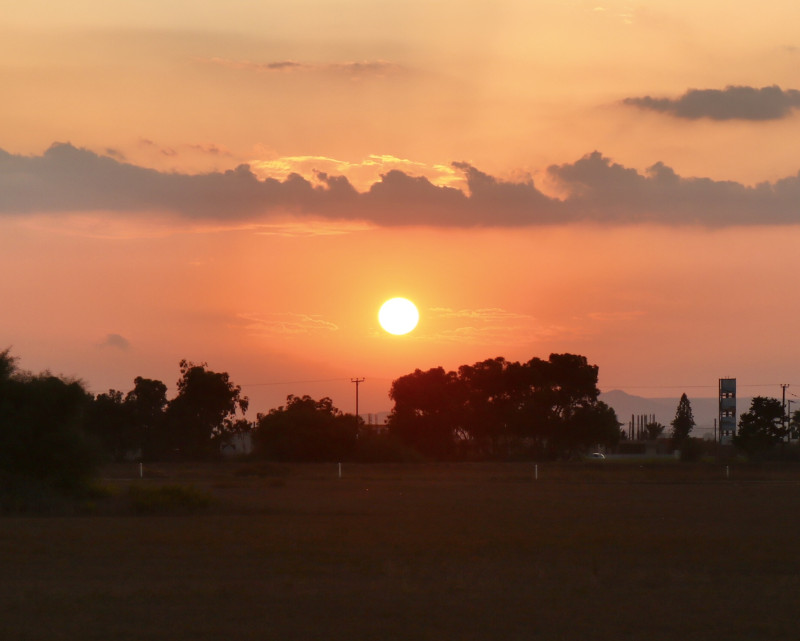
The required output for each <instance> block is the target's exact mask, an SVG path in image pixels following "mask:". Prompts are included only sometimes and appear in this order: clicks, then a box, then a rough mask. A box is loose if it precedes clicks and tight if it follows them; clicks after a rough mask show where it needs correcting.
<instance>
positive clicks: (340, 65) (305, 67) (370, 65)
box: [200, 58, 405, 77]
mask: <svg viewBox="0 0 800 641" xmlns="http://www.w3.org/2000/svg"><path fill="white" fill-rule="evenodd" d="M200 62H205V63H210V64H213V65H217V66H220V67H226V68H228V69H236V70H243V71H252V72H256V73H296V72H323V73H325V72H328V73H339V74H344V75H347V76H351V77H352V76H356V77H362V76H378V77H382V76H387V75H396V74H398V73H403V72H405V68H404V67H403V66H401V65H399V64H397V63H393V62H387V61H385V60H364V61H360V62H359V61H355V62H329V63H321V62H298V61H296V60H276V61H273V62H254V61H251V60H230V59H228V58H208V59H201V60H200Z"/></svg>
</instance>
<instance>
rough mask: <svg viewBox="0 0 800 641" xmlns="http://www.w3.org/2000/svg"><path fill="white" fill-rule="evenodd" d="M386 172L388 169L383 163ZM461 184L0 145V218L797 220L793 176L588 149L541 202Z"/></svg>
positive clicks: (525, 183) (428, 222) (530, 190)
mask: <svg viewBox="0 0 800 641" xmlns="http://www.w3.org/2000/svg"><path fill="white" fill-rule="evenodd" d="M395 166H398V164H397V163H395ZM452 169H453V171H454V172H458V173H460V174H461V175H462V176H463V181H465V184H466V189H465V190H462V189H458V188H456V187H452V186H449V184H435V183H434V182H432V181H431V179H429V178H427V177H425V176H415V175H412V174H411V173H408V172H410V171H412V170H413V167H411V168H409V169H398V168H394V169H390V170H389V171H387V172H385V173H383V174H381V175H380V177H379V178H378V179H376V180H375V181H374V182H372V184H370V185H369V186H368V187H366V188H364V189H361V190H359V189H357V188H356V187H354V186H353V184H352V183H351V182H350V180H349V179H348V178H347V177H346V176H343V175H333V174H329V173H327V172H317V173H316V175H315V176H314V177H313V182H312V180H309V179H307V178H305V177H303V176H302V175H300V174H299V173H295V172H291V173H289V174H287V175H285V176H284V177H283V178H281V179H276V178H273V177H266V178H263V179H262V178H259V177H258V176H257V175H256V174H255V173H254V171H253V170H252V169H251V167H250V166H249V165H244V164H243V165H239V166H238V167H236V168H235V169H231V170H227V171H224V172H218V171H215V172H209V173H201V174H180V173H174V172H159V171H156V170H154V169H147V168H144V167H139V166H136V165H133V164H130V163H125V162H121V161H120V160H117V159H116V158H112V157H110V156H101V155H98V154H96V153H94V152H92V151H89V150H86V149H79V148H76V147H74V146H72V145H71V144H68V143H57V144H54V145H53V146H51V147H50V148H49V149H48V150H47V151H46V152H45V153H44V154H43V155H41V156H20V155H13V154H10V153H7V152H5V151H2V150H0V214H5V215H20V214H26V213H50V214H60V213H62V212H79V213H91V212H104V213H109V212H129V213H139V212H142V213H149V214H154V213H155V214H159V215H161V214H171V215H172V216H178V217H182V218H184V219H187V220H190V221H193V222H194V223H195V224H216V225H235V224H238V225H241V224H245V223H247V224H252V225H256V226H257V225H267V224H270V223H274V222H282V221H285V220H286V219H287V216H288V217H291V218H293V219H295V220H306V221H315V220H319V221H325V222H328V223H330V222H343V221H347V222H350V223H352V222H358V223H363V224H367V225H378V226H384V227H398V226H412V225H413V226H429V227H451V228H452V227H531V226H541V225H558V224H574V223H587V222H588V223H597V224H615V225H629V224H637V223H657V224H664V225H687V224H691V225H703V226H708V227H725V226H732V225H753V224H760V225H764V224H768V225H785V224H798V223H800V173H798V174H797V175H794V176H789V177H786V178H783V179H781V180H777V181H775V182H772V183H768V182H764V183H760V184H757V185H755V186H747V185H743V184H741V183H738V182H734V181H717V180H712V179H710V178H695V177H682V176H680V175H678V174H677V173H676V172H675V171H674V170H673V169H671V168H670V167H668V166H667V165H665V164H663V163H661V162H658V163H655V164H654V165H652V166H651V167H649V168H648V169H647V170H645V171H644V172H640V171H638V170H636V169H633V168H629V167H624V166H622V165H620V164H618V163H615V162H613V161H612V160H611V159H610V158H607V157H605V156H603V155H602V154H601V153H600V152H597V151H595V152H592V153H590V154H587V155H585V156H584V157H582V158H580V159H579V160H577V161H575V162H573V163H565V164H561V165H551V166H550V167H549V168H548V169H547V180H548V182H550V183H553V184H554V185H555V186H556V187H557V188H558V192H559V193H561V194H563V197H562V198H561V199H557V198H552V197H550V196H548V195H546V194H545V193H543V192H542V191H540V190H539V188H538V187H537V186H536V185H535V184H534V182H533V180H532V179H530V178H523V179H517V180H501V179H500V178H497V177H494V176H491V175H489V174H486V173H485V172H482V171H480V170H479V169H477V168H475V167H473V166H472V165H470V164H468V163H464V162H456V163H453V164H452Z"/></svg>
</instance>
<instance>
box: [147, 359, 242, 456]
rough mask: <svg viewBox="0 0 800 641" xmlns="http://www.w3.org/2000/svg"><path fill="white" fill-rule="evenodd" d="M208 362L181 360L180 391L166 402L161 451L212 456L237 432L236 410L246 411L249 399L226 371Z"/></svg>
mask: <svg viewBox="0 0 800 641" xmlns="http://www.w3.org/2000/svg"><path fill="white" fill-rule="evenodd" d="M207 367H208V365H207V364H206V363H201V364H199V365H197V364H195V363H192V362H190V361H187V360H182V361H181V362H180V371H181V378H180V379H179V380H178V395H177V396H176V397H175V398H174V399H172V400H171V401H170V402H169V404H168V405H167V409H166V414H165V417H164V420H165V426H164V434H163V435H164V439H163V441H162V448H166V450H167V451H163V450H162V452H161V454H162V455H169V456H173V457H179V458H190V459H198V458H209V457H216V456H218V455H219V451H220V446H221V445H222V444H223V443H224V442H226V441H227V440H228V439H230V437H231V436H232V435H233V434H234V433H236V431H237V429H238V421H237V418H236V413H237V412H241V413H242V414H244V413H245V412H246V411H247V407H248V405H249V401H248V399H247V397H246V396H242V393H241V392H242V390H241V387H239V386H238V385H234V384H233V383H232V382H231V380H230V377H229V376H228V374H227V372H213V371H211V370H209V369H207Z"/></svg>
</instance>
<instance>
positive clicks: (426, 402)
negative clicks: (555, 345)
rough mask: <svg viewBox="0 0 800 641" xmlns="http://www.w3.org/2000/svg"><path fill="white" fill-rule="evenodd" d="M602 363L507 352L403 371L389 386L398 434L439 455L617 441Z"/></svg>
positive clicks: (550, 451)
mask: <svg viewBox="0 0 800 641" xmlns="http://www.w3.org/2000/svg"><path fill="white" fill-rule="evenodd" d="M597 371H598V369H597V366H595V365H589V364H588V362H587V360H586V358H585V357H583V356H578V355H574V354H551V355H550V357H549V359H548V360H546V361H545V360H542V359H539V358H534V359H532V360H530V361H528V362H527V363H517V362H509V361H506V360H505V359H504V358H494V359H489V360H485V361H482V362H479V363H475V364H474V365H463V366H461V367H460V368H459V369H458V371H457V372H445V370H444V369H443V368H441V367H438V368H435V369H431V370H428V371H427V372H423V371H420V370H416V371H414V372H413V373H412V374H408V375H406V376H403V377H400V378H399V379H397V380H395V381H394V382H393V383H392V388H391V391H390V393H389V395H390V397H391V399H392V400H393V401H394V403H395V405H394V408H393V410H392V413H391V415H390V417H389V425H390V429H391V431H392V433H393V434H395V435H396V436H397V437H398V438H399V439H400V440H402V441H403V442H404V443H406V444H407V445H408V446H410V447H413V448H415V449H417V450H418V451H420V452H422V453H423V454H425V455H427V456H429V457H431V458H437V459H448V458H458V457H463V456H472V457H489V458H502V457H507V456H519V455H525V453H527V454H528V455H534V456H545V457H556V456H568V455H569V454H570V453H574V452H579V451H581V450H583V449H585V448H588V447H591V446H595V445H599V444H608V445H611V444H614V443H616V442H617V441H618V440H619V436H620V430H619V422H618V421H617V418H616V414H615V413H614V411H613V410H612V409H611V408H609V407H608V406H607V405H605V404H603V403H601V402H599V401H598V400H597V396H598V394H599V390H598V389H597Z"/></svg>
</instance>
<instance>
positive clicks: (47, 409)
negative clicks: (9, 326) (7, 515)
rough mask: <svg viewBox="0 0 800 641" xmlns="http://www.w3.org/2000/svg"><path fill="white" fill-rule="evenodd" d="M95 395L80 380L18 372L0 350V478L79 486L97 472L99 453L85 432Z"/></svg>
mask: <svg viewBox="0 0 800 641" xmlns="http://www.w3.org/2000/svg"><path fill="white" fill-rule="evenodd" d="M90 401H91V396H90V395H89V394H88V393H87V392H86V390H85V389H84V388H83V385H82V384H81V383H80V382H78V381H69V380H63V379H61V378H59V377H57V376H53V375H52V374H50V373H49V372H43V373H41V374H38V375H33V374H29V373H25V372H20V371H18V370H17V368H16V359H15V358H13V357H12V356H11V355H10V350H8V349H6V350H4V351H3V352H0V480H2V481H3V483H4V484H8V483H12V484H13V483H14V482H15V479H29V480H33V481H36V482H40V483H43V484H45V485H47V486H52V487H57V488H75V487H78V486H80V485H82V484H83V483H84V482H85V481H87V480H88V479H89V478H90V477H91V476H92V474H93V473H94V470H95V467H96V464H97V463H98V461H99V458H98V451H97V449H96V448H95V447H93V445H92V443H91V441H90V440H89V439H88V438H87V437H86V434H85V432H84V430H83V421H84V414H85V412H86V410H87V408H88V406H89V404H90Z"/></svg>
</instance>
